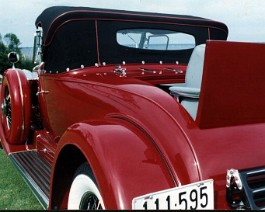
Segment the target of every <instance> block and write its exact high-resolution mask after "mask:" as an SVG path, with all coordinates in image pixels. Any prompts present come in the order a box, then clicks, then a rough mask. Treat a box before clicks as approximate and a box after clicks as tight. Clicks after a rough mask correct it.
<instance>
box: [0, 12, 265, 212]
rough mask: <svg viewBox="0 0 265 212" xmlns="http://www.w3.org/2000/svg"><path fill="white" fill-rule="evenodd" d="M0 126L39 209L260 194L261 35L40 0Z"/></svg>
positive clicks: (237, 200)
mask: <svg viewBox="0 0 265 212" xmlns="http://www.w3.org/2000/svg"><path fill="white" fill-rule="evenodd" d="M36 27H37V34H36V37H35V51H34V52H35V58H36V62H38V64H37V65H36V67H35V68H34V70H33V71H28V70H24V69H20V68H17V67H15V62H16V61H17V60H18V58H17V57H16V54H15V53H11V54H10V55H9V58H10V61H12V62H13V63H14V66H13V68H10V69H8V70H7V71H6V72H5V74H4V77H3V82H2V85H1V106H2V110H1V125H0V139H1V143H2V146H3V148H4V150H5V152H6V153H7V154H8V155H9V157H10V159H11V160H12V162H13V163H14V164H15V166H16V167H17V168H18V170H19V172H20V173H21V175H22V176H23V177H24V178H25V180H26V181H27V182H28V185H29V186H30V187H31V188H32V190H33V191H34V193H35V195H36V197H37V198H38V199H39V201H40V203H41V204H42V206H43V207H44V208H47V209H192V210H193V209H262V208H264V207H265V189H264V188H265V187H264V186H265V148H264V141H265V109H264V108H265V95H264V94H265V84H264V82H265V72H264V67H265V61H264V55H265V45H264V44H257V43H242V42H228V41H226V39H227V36H228V29H227V27H226V25H225V24H223V23H220V22H217V21H212V20H208V19H204V18H200V17H193V16H181V15H168V14H158V13H143V12H142V13H140V12H129V11H116V10H103V9H92V8H84V7H51V8H47V9H46V10H44V11H43V13H42V14H40V16H39V17H38V18H37V20H36Z"/></svg>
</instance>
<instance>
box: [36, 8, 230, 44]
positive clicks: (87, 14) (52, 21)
mask: <svg viewBox="0 0 265 212" xmlns="http://www.w3.org/2000/svg"><path fill="white" fill-rule="evenodd" d="M84 19H87V20H88V19H98V20H110V19H111V20H127V21H147V22H156V23H161V24H163V23H169V24H170V23H171V24H178V25H186V26H199V27H204V28H213V29H216V30H219V31H220V32H222V33H221V34H222V36H221V37H222V39H224V37H225V39H226V38H227V35H228V28H227V26H226V25H225V24H224V23H221V22H217V21H213V20H210V19H205V18H201V17H196V16H189V15H173V14H161V13H150V12H131V11H125V10H110V9H96V8H90V7H67V6H54V7H49V8H47V9H45V10H44V11H43V12H42V13H41V14H40V15H39V17H38V18H37V20H36V22H35V25H36V27H39V26H41V27H42V28H43V35H44V40H45V43H46V44H47V43H49V41H50V39H51V37H52V36H53V35H52V34H53V33H54V31H55V30H56V29H57V27H59V26H60V25H61V24H63V23H64V22H67V21H69V20H84ZM221 37H220V39H221Z"/></svg>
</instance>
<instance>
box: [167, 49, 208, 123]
mask: <svg viewBox="0 0 265 212" xmlns="http://www.w3.org/2000/svg"><path fill="white" fill-rule="evenodd" d="M205 46H206V44H201V45H198V46H196V47H195V48H194V50H193V52H192V54H191V57H190V60H189V63H188V67H187V71H186V76H185V86H184V87H179V86H172V87H170V88H169V90H170V91H171V93H172V94H173V95H175V96H177V97H179V96H181V105H182V106H183V107H184V108H185V109H186V110H187V112H188V113H189V114H190V115H191V117H192V118H193V119H194V120H195V118H196V115H197V110H198V102H199V95H200V88H201V82H202V73H203V64H204V53H205Z"/></svg>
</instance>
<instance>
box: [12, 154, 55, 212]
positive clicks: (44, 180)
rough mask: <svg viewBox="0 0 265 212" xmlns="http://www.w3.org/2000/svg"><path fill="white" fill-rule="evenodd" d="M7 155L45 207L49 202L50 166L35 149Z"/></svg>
mask: <svg viewBox="0 0 265 212" xmlns="http://www.w3.org/2000/svg"><path fill="white" fill-rule="evenodd" d="M9 157H10V159H11V161H12V162H13V163H14V164H15V166H16V168H17V169H18V170H19V172H20V174H21V175H22V177H23V179H24V180H25V181H26V183H27V184H28V185H29V187H30V189H31V190H32V191H33V193H34V195H35V196H36V198H37V199H38V200H39V202H40V204H41V205H42V207H43V208H45V209H46V208H47V207H48V204H49V194H50V176H51V166H50V165H49V164H48V163H47V162H46V161H44V160H43V159H42V158H41V157H40V156H39V154H38V153H37V151H25V152H17V153H12V154H10V155H9Z"/></svg>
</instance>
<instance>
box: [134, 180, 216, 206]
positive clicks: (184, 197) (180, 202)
mask: <svg viewBox="0 0 265 212" xmlns="http://www.w3.org/2000/svg"><path fill="white" fill-rule="evenodd" d="M132 208H133V209H140V210H159V209H160V210H174V209H177V210H179V209H183V210H195V209H207V210H208V209H210V210H211V209H214V189H213V180H212V179H210V180H205V181H200V182H196V183H192V184H188V185H184V186H180V187H176V188H171V189H167V190H163V191H158V192H155V193H151V194H146V195H143V196H140V197H136V198H134V199H133V201H132Z"/></svg>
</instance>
